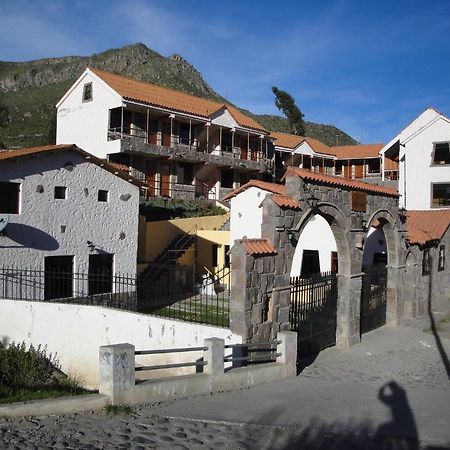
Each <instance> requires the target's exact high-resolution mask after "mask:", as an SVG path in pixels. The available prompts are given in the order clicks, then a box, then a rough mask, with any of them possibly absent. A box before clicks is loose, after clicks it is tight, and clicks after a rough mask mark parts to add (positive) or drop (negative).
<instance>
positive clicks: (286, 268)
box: [230, 168, 405, 348]
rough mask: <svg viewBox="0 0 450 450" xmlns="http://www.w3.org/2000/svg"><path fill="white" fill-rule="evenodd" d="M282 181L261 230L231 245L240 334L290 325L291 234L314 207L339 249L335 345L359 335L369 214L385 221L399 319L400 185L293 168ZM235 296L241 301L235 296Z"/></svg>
mask: <svg viewBox="0 0 450 450" xmlns="http://www.w3.org/2000/svg"><path fill="white" fill-rule="evenodd" d="M285 182H286V183H285V190H286V194H285V195H270V194H269V195H267V197H266V198H265V199H264V200H263V202H262V203H261V207H262V210H263V220H262V225H261V236H262V237H261V239H258V242H257V243H256V246H254V245H247V244H248V242H246V241H245V240H241V241H239V242H237V243H236V244H235V246H234V247H233V249H232V261H231V266H232V288H233V289H235V288H236V292H237V293H238V296H236V302H235V300H234V298H233V297H234V296H233V293H232V304H231V309H232V311H235V312H236V313H234V312H232V315H231V316H230V317H231V318H232V321H231V322H232V329H233V321H234V320H233V317H235V321H234V322H235V323H238V322H239V321H240V323H241V326H240V329H245V330H246V331H245V333H246V334H245V336H244V337H245V339H246V340H247V341H250V342H251V341H255V340H258V339H261V337H263V336H273V337H275V336H276V333H277V331H278V330H282V329H289V326H290V323H289V314H290V312H289V309H290V280H289V275H290V271H291V264H292V258H293V255H294V252H295V241H296V239H298V236H299V235H300V233H301V231H302V229H303V228H304V227H305V226H306V223H307V222H308V220H309V218H310V217H311V216H312V215H317V214H318V215H320V216H322V217H323V218H325V220H326V221H327V222H328V224H329V225H330V227H331V230H332V232H333V236H334V238H335V241H336V247H337V250H338V300H337V327H336V345H337V346H338V347H340V348H346V347H348V346H350V345H352V344H355V343H357V342H359V341H360V295H361V283H362V273H361V265H362V251H363V248H364V236H365V232H366V225H367V224H369V225H370V223H371V222H372V221H373V220H379V221H380V222H383V229H384V232H385V234H386V240H387V242H388V255H389V261H390V262H389V281H388V285H389V288H390V289H391V290H392V292H390V295H389V297H390V311H391V312H390V319H389V322H390V323H391V324H393V323H398V321H399V318H400V316H401V311H402V306H401V305H400V303H401V300H402V296H401V292H400V290H401V285H402V283H401V282H395V281H396V280H398V277H399V264H398V262H399V261H400V260H401V258H400V256H399V253H400V250H399V249H400V247H401V246H400V245H399V243H400V242H401V240H402V239H404V235H405V233H404V230H401V229H400V225H401V223H400V217H399V214H398V193H397V192H396V191H395V190H393V189H389V188H383V187H381V186H374V185H370V184H367V183H362V182H359V181H353V180H347V179H344V178H340V177H332V176H327V175H324V174H314V173H312V172H309V171H306V170H303V169H297V168H290V169H289V170H288V173H287V176H286V180H285ZM249 241H254V240H249ZM253 249H255V250H253ZM259 249H262V250H261V251H260V250H259ZM264 249H266V250H267V249H268V250H267V251H265V250H264ZM269 250H270V252H269ZM233 266H234V267H233ZM234 268H235V269H234ZM249 272H251V274H250V275H249V274H248V273H249ZM233 273H235V275H233ZM233 276H234V278H233ZM233 279H234V280H236V283H235V282H233ZM237 281H239V283H237ZM238 297H239V298H240V299H241V300H243V301H244V304H239V302H238V301H237V299H238ZM267 299H268V300H267ZM233 302H235V303H236V304H235V306H233ZM267 302H268V308H269V311H270V314H268V315H267V317H266V316H264V315H261V312H260V310H261V309H262V308H263V307H262V306H261V305H263V304H265V303H267ZM261 317H262V318H261ZM263 319H264V323H262V321H263ZM261 330H263V331H261Z"/></svg>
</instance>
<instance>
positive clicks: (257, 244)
mask: <svg viewBox="0 0 450 450" xmlns="http://www.w3.org/2000/svg"><path fill="white" fill-rule="evenodd" d="M238 242H240V243H241V244H242V246H243V247H244V249H245V251H246V252H247V254H248V255H251V256H268V255H276V254H277V251H276V250H275V249H274V247H273V245H272V243H271V242H270V240H269V239H240V240H239V241H238Z"/></svg>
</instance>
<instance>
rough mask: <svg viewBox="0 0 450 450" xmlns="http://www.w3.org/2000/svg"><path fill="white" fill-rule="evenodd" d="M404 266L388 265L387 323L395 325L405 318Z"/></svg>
mask: <svg viewBox="0 0 450 450" xmlns="http://www.w3.org/2000/svg"><path fill="white" fill-rule="evenodd" d="M404 268H405V267H404V266H402V267H390V266H388V267H387V293H386V325H388V326H391V327H395V326H397V325H400V323H401V322H402V320H403V318H404V299H403V295H402V294H403V278H404V277H403V272H404Z"/></svg>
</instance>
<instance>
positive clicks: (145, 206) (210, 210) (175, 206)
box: [139, 197, 226, 221]
mask: <svg viewBox="0 0 450 450" xmlns="http://www.w3.org/2000/svg"><path fill="white" fill-rule="evenodd" d="M139 213H140V214H142V215H144V216H145V217H146V218H147V220H148V221H155V220H170V219H176V218H178V219H182V218H187V217H200V216H218V215H222V214H225V213H226V211H225V210H224V209H223V208H220V207H219V206H216V205H214V204H213V203H211V202H209V201H207V200H181V199H171V198H165V197H154V198H149V199H147V200H144V201H142V202H141V204H140V208H139Z"/></svg>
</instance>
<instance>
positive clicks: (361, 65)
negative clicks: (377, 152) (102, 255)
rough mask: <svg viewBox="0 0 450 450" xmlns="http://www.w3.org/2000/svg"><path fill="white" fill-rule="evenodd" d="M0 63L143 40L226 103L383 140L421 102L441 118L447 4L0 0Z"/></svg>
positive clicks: (449, 40)
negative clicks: (197, 75) (288, 107)
mask: <svg viewBox="0 0 450 450" xmlns="http://www.w3.org/2000/svg"><path fill="white" fill-rule="evenodd" d="M0 8H1V11H2V12H1V14H0V30H1V31H0V36H1V38H0V60H3V61H25V60H30V59H38V58H44V57H53V56H65V55H90V54H92V53H96V52H101V51H104V50H106V49H109V48H115V47H121V46H123V45H127V44H131V43H135V42H143V43H144V44H146V45H147V46H149V47H150V48H152V49H154V50H156V51H157V52H159V53H161V54H162V55H165V56H168V55H170V54H172V53H178V54H180V55H182V56H183V57H185V58H186V59H187V60H188V61H189V62H191V63H192V64H193V65H194V66H195V67H196V68H197V69H198V70H199V71H200V72H201V73H202V74H203V76H204V78H205V80H206V81H207V82H208V83H209V84H210V85H211V86H212V87H213V88H214V89H215V90H216V91H218V92H219V93H220V94H222V95H224V96H226V97H227V98H228V99H229V100H230V101H231V102H233V103H235V104H237V105H239V106H241V107H244V108H247V109H249V110H251V111H253V112H255V113H259V114H263V113H267V114H273V113H276V114H280V112H279V111H278V110H277V109H276V107H275V106H274V97H273V94H272V92H271V89H270V88H271V86H273V85H275V86H277V87H279V88H280V89H283V90H286V91H287V92H289V93H290V94H291V95H292V96H293V97H294V98H295V99H296V101H297V104H298V105H299V107H300V108H301V110H302V111H303V113H304V114H305V119H306V120H310V121H313V122H319V123H327V124H334V125H336V126H337V127H339V128H341V129H343V130H344V131H346V132H347V133H349V134H350V135H351V136H353V137H354V138H355V139H357V140H359V141H362V142H364V143H369V142H387V141H388V140H390V139H391V138H392V137H393V136H394V135H395V134H397V133H398V132H399V131H400V130H401V129H402V128H403V127H404V126H405V125H406V124H407V123H408V122H409V121H410V120H412V119H414V118H415V117H416V116H417V115H418V114H419V113H420V112H422V111H423V110H424V109H425V108H427V107H428V106H434V107H435V108H437V109H438V110H440V111H441V112H443V113H444V114H446V115H450V1H449V0H427V1H416V0H408V1H406V0H397V1H385V0H378V1H376V2H373V1H372V2H369V1H364V0H335V1H333V0H331V1H324V0H323V1H321V0H315V1H314V2H313V1H310V2H305V1H294V0H293V1H278V2H275V1H262V0H261V1H258V0H254V1H247V2H245V1H243V0H241V1H235V0H228V1H216V2H212V1H210V0H209V1H203V0H197V1H194V0H191V1H189V0H180V1H178V0H172V1H170V2H169V1H151V0H147V1H145V0H121V1H116V0H109V1H103V0H96V1H84V0H79V1H51V0H47V1H45V0H40V1H38V0H35V1H33V0H14V1H12V2H11V1H9V0H8V1H6V0H0Z"/></svg>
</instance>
